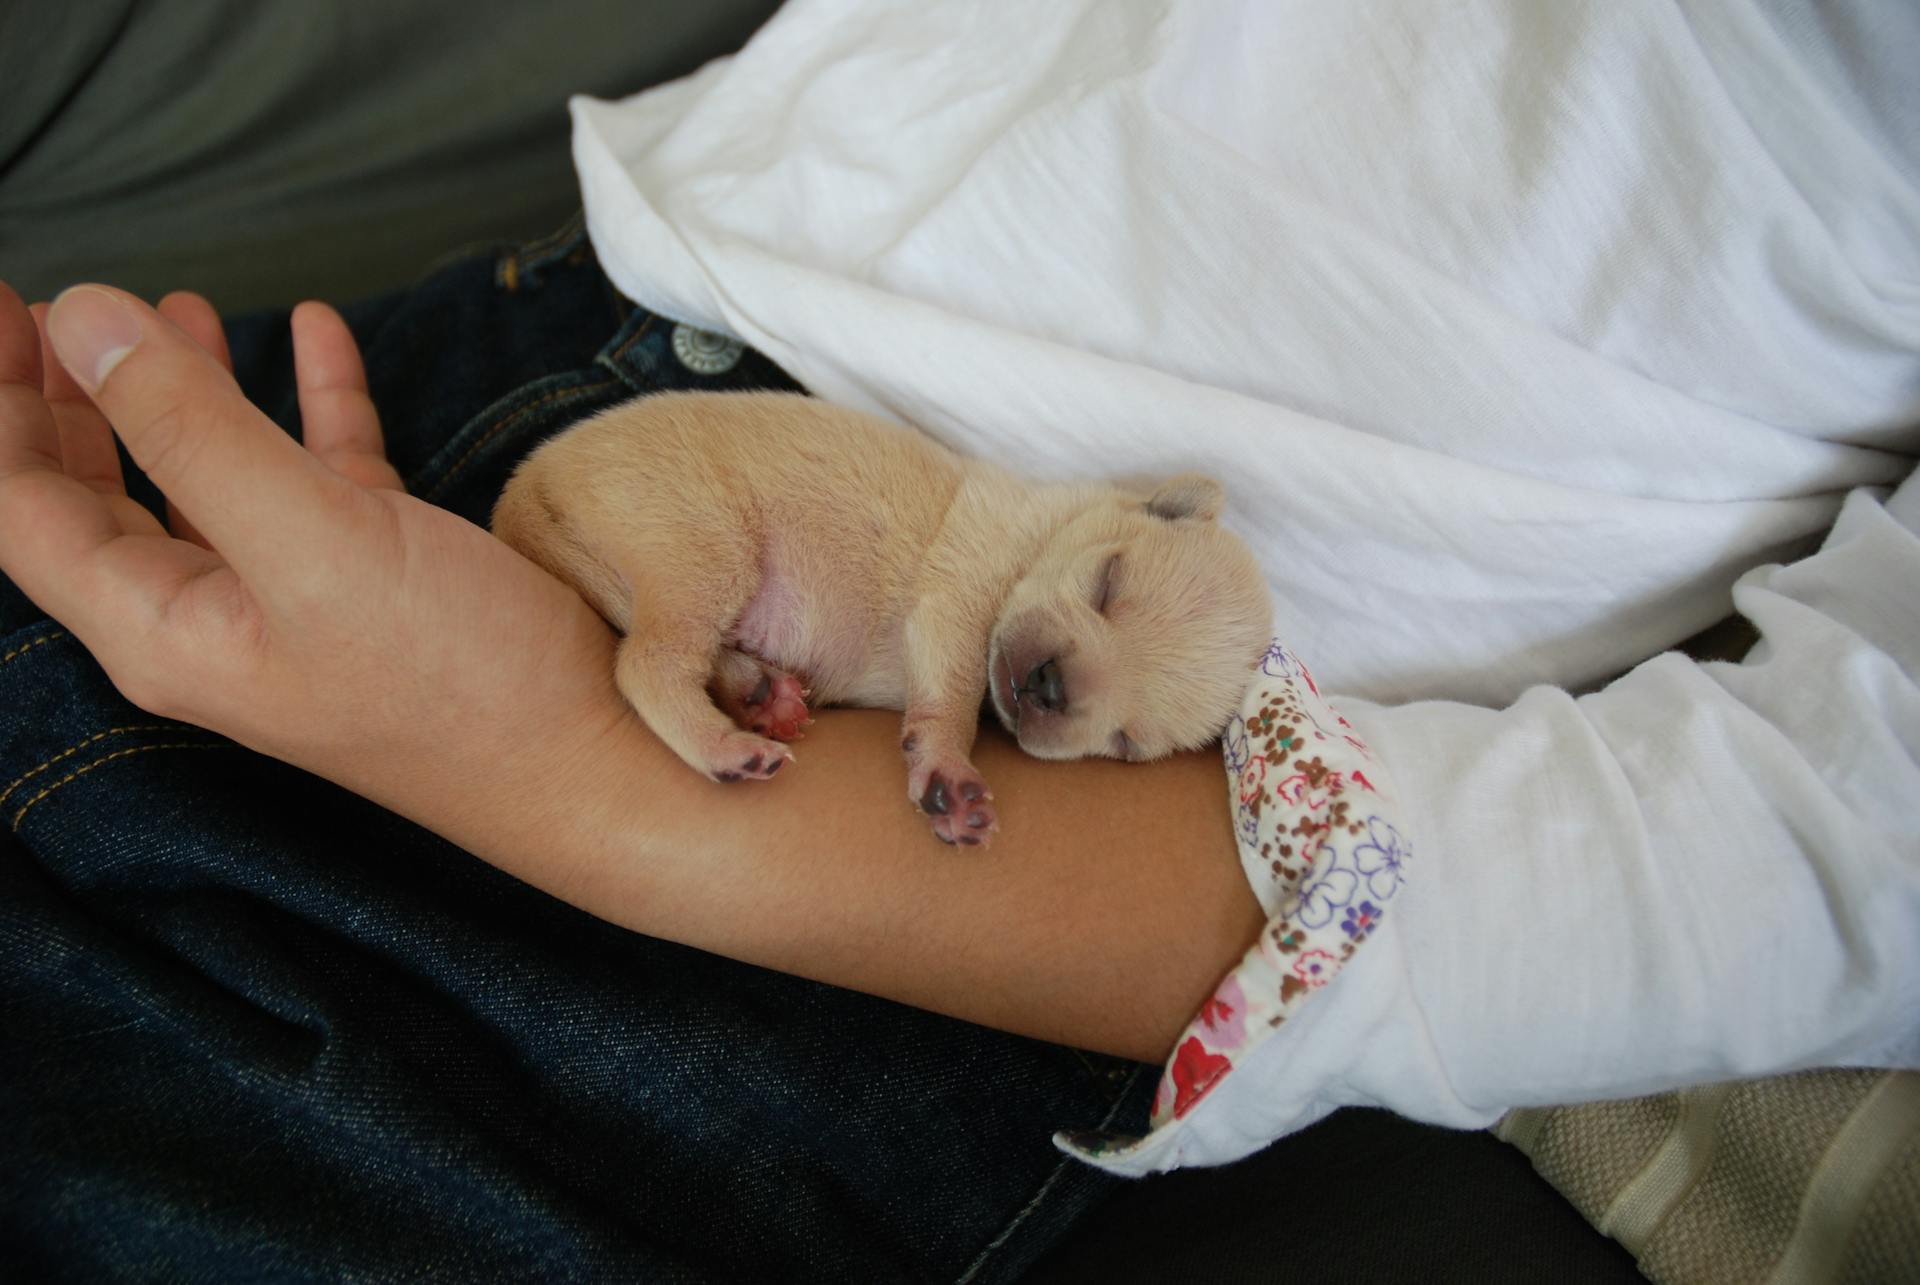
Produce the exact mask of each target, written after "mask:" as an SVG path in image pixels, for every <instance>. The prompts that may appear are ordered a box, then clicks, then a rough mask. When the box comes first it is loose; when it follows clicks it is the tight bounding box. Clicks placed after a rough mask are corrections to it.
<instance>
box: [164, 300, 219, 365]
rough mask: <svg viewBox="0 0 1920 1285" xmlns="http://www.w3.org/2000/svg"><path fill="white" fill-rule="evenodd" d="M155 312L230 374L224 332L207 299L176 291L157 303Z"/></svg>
mask: <svg viewBox="0 0 1920 1285" xmlns="http://www.w3.org/2000/svg"><path fill="white" fill-rule="evenodd" d="M156 311H158V312H159V314H160V315H161V316H163V317H165V318H166V319H167V320H168V321H171V322H172V323H173V324H174V325H176V326H178V327H180V329H182V330H184V331H186V332H187V335H188V336H189V337H190V338H191V339H192V340H193V342H195V343H196V344H199V345H200V347H201V348H203V349H204V350H206V352H207V354H208V355H209V356H211V357H212V358H213V359H214V360H215V361H217V362H219V363H220V365H221V368H222V369H224V370H225V371H226V372H227V373H228V374H229V375H231V374H232V373H233V354H232V353H231V352H230V351H228V349H227V328H226V327H225V326H224V325H222V324H221V322H220V313H219V312H218V311H217V310H216V309H215V308H214V306H213V305H212V304H210V303H208V302H207V301H206V299H205V298H204V297H203V296H201V295H197V294H195V293H194V292H193V291H191V290H175V291H174V292H173V293H172V294H170V295H167V296H166V297H165V298H163V299H161V300H160V303H159V305H158V307H157V308H156Z"/></svg>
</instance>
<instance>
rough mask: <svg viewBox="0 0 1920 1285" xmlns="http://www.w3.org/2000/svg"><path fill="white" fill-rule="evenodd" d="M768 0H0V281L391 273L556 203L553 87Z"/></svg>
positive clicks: (722, 38) (158, 286) (613, 74)
mask: <svg viewBox="0 0 1920 1285" xmlns="http://www.w3.org/2000/svg"><path fill="white" fill-rule="evenodd" d="M776 7H778V5H777V0H683V2H682V3H666V2H663V0H546V2H544V3H539V4H532V3H526V2H525V0H462V2H461V3H451V2H450V0H139V2H136V0H65V2H64V3H42V2H37V0H4V2H0V86H4V98H3V99H0V101H4V107H0V278H4V279H6V280H8V281H10V282H11V283H13V285H14V287H15V288H16V289H18V290H19V291H20V292H21V293H22V294H23V295H25V296H26V297H27V298H28V299H41V298H48V297H50V296H51V295H53V294H54V293H56V292H57V291H58V290H60V289H61V288H62V287H64V286H67V285H70V284H72V283H74V282H75V281H81V280H99V281H108V282H112V283H113V284H116V285H120V286H123V287H125V288H127V289H130V290H134V291H136V292H138V293H141V294H143V295H146V296H148V297H150V298H151V297H157V296H158V295H160V294H163V293H165V292H166V291H168V290H172V289H177V288H190V289H195V290H199V291H201V292H202V293H204V294H206V295H208V296H209V297H210V298H212V300H213V301H214V303H215V305H216V306H218V307H219V308H220V310H221V311H222V312H237V311H242V310H246V309H251V308H256V307H262V306H268V305H280V304H289V303H293V302H295V301H297V300H299V299H301V298H306V297H318V298H323V299H329V300H332V301H334V302H336V303H339V302H344V301H347V300H350V299H354V298H358V297H361V296H365V295H368V294H372V293H374V292H377V291H379V290H383V289H386V288H389V287H392V286H396V285H403V284H405V283H407V282H409V281H411V280H413V279H414V278H415V277H417V276H418V275H419V274H420V273H421V272H422V271H424V270H425V269H426V268H427V266H428V265H429V264H431V263H432V262H434V261H435V260H437V259H439V258H441V257H443V256H445V255H447V254H449V253H450V252H453V251H455V250H457V249H459V248H461V247H463V246H466V245H471V244H473V243H476V242H487V243H493V242H501V241H514V240H523V239H526V238H529V237H532V236H536V235H538V234H540V233H543V232H546V231H550V230H551V229H553V228H554V227H556V226H558V225H559V224H560V223H561V222H562V221H563V220H565V219H566V217H567V216H568V214H569V213H571V212H572V211H573V209H574V208H575V207H576V206H577V205H578V204H579V194H578V189H577V186H576V184H575V181H574V177H573V166H572V161H571V158H570V155H569V152H568V133H569V129H568V121H567V113H566V96H567V95H568V94H569V93H575V92H583V93H591V94H597V95H601V96H607V97H617V96H621V95H625V94H630V93H634V92H636V91H638V90H639V89H642V88H644V87H646V86H647V85H650V84H655V83H658V82H660V81H663V80H668V79H672V78H674V77H677V76H680V75H683V74H685V73H687V72H689V71H692V70H693V69H695V68H696V67H698V66H700V65H701V64H702V63H704V62H706V61H708V60H709V59H711V58H713V57H716V56H718V55H720V54H724V53H727V52H730V51H732V50H733V49H736V48H738V47H739V46H740V45H741V44H743V43H744V42H745V40H746V38H747V36H748V35H749V34H751V33H752V31H753V30H754V29H755V28H756V27H757V26H759V24H760V23H761V22H762V21H764V20H765V18H766V17H767V16H768V15H769V14H770V13H772V12H773V10H774V9H775V8H776Z"/></svg>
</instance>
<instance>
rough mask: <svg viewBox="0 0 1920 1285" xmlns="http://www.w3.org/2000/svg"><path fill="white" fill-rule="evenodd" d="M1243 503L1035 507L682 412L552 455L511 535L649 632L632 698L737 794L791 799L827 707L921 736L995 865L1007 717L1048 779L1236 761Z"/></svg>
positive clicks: (784, 416) (717, 401) (1250, 636)
mask: <svg viewBox="0 0 1920 1285" xmlns="http://www.w3.org/2000/svg"><path fill="white" fill-rule="evenodd" d="M1221 503H1222V495H1221V490H1220V486H1219V484H1218V483H1216V482H1214V481H1212V480H1211V479H1209V478H1205V477H1201V476H1199V475H1197V474H1183V475H1182V476H1179V477H1176V478H1174V479H1173V480H1171V481H1169V482H1167V483H1166V484H1164V485H1163V486H1161V487H1160V488H1159V489H1157V490H1155V491H1153V492H1152V493H1151V494H1142V493H1131V492H1128V491H1126V490H1123V489H1120V488H1118V487H1115V486H1112V485H1108V484H1103V483H1082V484H1072V485H1035V484H1033V483H1030V482H1027V481H1023V480H1021V479H1020V478H1018V477H1015V476H1014V475H1013V474H1011V473H1008V472H1007V471H1005V470H1004V469H1001V468H998V467H995V466H994V465H992V464H989V463H986V462H984V461H981V460H972V459H965V458H962V457H961V456H958V455H955V454H954V453H952V452H951V451H948V450H946V449H945V448H943V447H941V446H939V445H938V444H936V443H934V442H933V441H931V440H929V439H928V438H926V437H924V436H922V435H920V434H918V433H915V432H911V431H909V430H906V429H901V428H897V427H894V426H893V425H890V424H887V423H884V422H882V421H880V420H877V419H874V418H871V417H868V416H864V415H860V414H856V413H854V412H851V411H847V410H843V409H839V408H836V407H833V406H829V405H827V404H826V403H824V402H821V401H817V400H815V399H813V398H809V397H803V396H800V395H797V394H786V393H662V394H656V395H654V396H649V397H643V398H640V399H638V400H636V401H632V402H627V403H625V404H623V405H620V406H616V407H614V408H613V409H611V410H609V411H606V412H605V413H603V414H601V415H599V416H596V417H595V418H593V419H590V420H587V421H585V422H583V423H581V424H579V425H577V426H575V427H573V428H571V429H569V430H567V431H566V432H564V433H562V434H560V435H559V436H557V437H555V438H553V439H552V440H551V441H549V442H547V443H546V444H544V445H542V446H541V447H540V448H539V449H538V450H536V451H534V452H533V453H532V454H531V455H529V456H528V457H527V458H526V460H525V461H524V462H522V463H521V465H520V467H519V468H518V470H516V471H515V473H514V475H513V477H512V479H511V480H510V481H509V482H508V483H507V487H506V490H505V492H504V493H503V494H502V495H501V497H500V502H499V504H498V506H497V507H496V508H495V509H494V513H493V530H494V532H495V533H496V534H497V535H498V536H499V537H500V538H501V539H502V540H505V541H506V542H507V543H508V544H510V545H512V546H513V547H514V548H516V549H518V550H519V551H520V552H521V553H523V554H525V555H526V556H527V557H529V558H531V559H532V560H533V561H534V562H536V563H538V564H540V565H541V566H542V567H545V568H546V569H547V570H548V571H550V572H552V573H553V574H554V575H556V576H558V577H559V578H560V579H562V580H564V581H566V582H567V583H568V584H570V585H572V586H573V587H574V588H575V589H576V590H578V591H579V593H580V594H581V596H582V597H584V598H585V599H586V600H587V601H588V602H589V603H591V604H592V605H593V606H594V608H595V609H596V610H598V611H599V612H600V614H601V615H603V616H605V617H606V619H607V620H608V622H609V623H611V624H612V625H613V626H614V627H615V628H616V629H618V630H620V631H621V632H622V633H624V634H625V635H626V637H625V639H624V640H623V641H622V643H621V644H620V649H619V653H618V658H617V660H616V663H615V678H616V681H617V682H618V685H619V688H620V691H621V693H622V694H623V695H624V696H625V697H626V698H627V700H628V701H629V702H631V703H632V705H633V707H634V709H635V710H636V711H638V713H639V714H640V716H641V717H642V718H643V719H645V720H646V722H647V725H648V726H649V727H651V728H652V729H653V731H654V733H655V734H656V735H658V736H659V737H660V739H661V740H663V741H664V742H666V744H667V745H668V746H670V747H671V748H672V749H673V751H674V752H675V753H677V754H678V755H679V756H680V757H681V758H683V759H685V760H686V761H687V762H688V763H689V764H691V765H692V766H693V767H694V768H695V769H697V770H698V771H700V772H703V773H705V774H706V775H707V776H709V777H711V778H713V779H714V780H716V781H739V780H748V779H764V778H767V777H771V776H773V775H774V773H776V772H778V771H779V770H780V769H781V767H783V766H784V765H785V764H786V762H787V761H788V759H789V758H791V757H792V755H791V752H790V751H789V750H788V749H787V747H786V745H784V744H783V743H782V742H785V741H788V740H792V739H794V738H795V737H797V736H798V735H799V734H800V731H801V729H802V728H803V727H804V726H805V725H806V724H807V722H808V721H810V720H809V719H808V713H807V711H808V704H809V702H811V703H812V704H813V705H864V706H873V707H878V708H884V709H897V710H901V711H903V713H904V715H905V719H904V723H903V726H902V736H901V742H900V746H901V749H902V750H903V751H904V752H905V754H906V760H907V797H908V798H909V799H911V800H912V801H913V802H914V803H916V804H917V805H918V806H919V807H920V808H921V809H922V810H923V811H924V812H926V813H927V815H928V816H929V817H930V818H931V820H932V824H933V832H934V834H935V835H936V836H938V837H939V838H940V839H941V840H943V841H944V842H947V843H962V844H976V843H981V842H984V841H985V840H986V838H987V836H988V835H989V834H991V832H992V831H993V829H994V824H995V817H994V811H993V806H992V797H993V796H992V794H991V793H990V792H989V791H988V789H987V785H986V782H984V781H983V780H981V779H980V774H979V773H978V772H976V771H975V770H974V768H973V764H972V763H971V762H970V761H969V755H970V753H971V752H972V748H973V740H974V735H975V732H976V731H977V724H978V719H979V715H980V707H981V704H982V702H983V699H984V700H985V701H986V702H990V703H991V705H992V707H993V712H994V714H995V715H996V716H997V717H998V718H999V719H1000V721H1001V722H1002V723H1003V724H1004V725H1005V726H1006V728H1007V730H1008V731H1009V732H1011V733H1012V734H1013V735H1014V736H1015V737H1016V738H1017V739H1018V740H1019V742H1020V746H1021V748H1022V749H1024V750H1026V751H1027V752H1028V753H1029V754H1033V755H1037V756H1038V757H1041V758H1056V759H1064V758H1079V757H1084V756H1087V755H1105V756H1107V757H1110V758H1119V759H1129V760H1143V759H1152V758H1158V757H1160V756H1162V755H1165V754H1169V753H1172V752H1173V751H1175V750H1178V749H1185V748H1191V747H1194V746H1198V745H1201V744H1203V743H1205V742H1206V741H1208V740H1210V739H1212V738H1213V737H1215V736H1217V735H1218V734H1219V732H1220V730H1221V728H1222V727H1224V726H1225V724H1226V722H1227V718H1228V716H1229V715H1230V713H1231V712H1232V710H1233V709H1234V707H1235V706H1236V705H1237V704H1238V702H1239V700H1240V697H1241V695H1242V693H1243V691H1244V689H1245V687H1246V685H1247V682H1248V680H1249V677H1250V675H1251V673H1252V670H1253V668H1254V666H1255V665H1256V664H1257V663H1258V661H1259V659H1260V657H1261V656H1262V655H1263V654H1264V652H1265V649H1266V642H1267V636H1268V626H1269V623H1270V620H1269V616H1270V608H1269V605H1268V597H1267V589H1266V584H1265V581H1264V580H1262V578H1261V576H1260V572H1259V570H1258V568H1256V567H1255V565H1254V561H1253V557H1252V555H1251V554H1250V553H1249V552H1248V550H1247V548H1246V546H1245V545H1244V544H1242V543H1241V542H1240V541H1239V540H1238V539H1236V538H1235V537H1233V536H1231V535H1229V534H1227V533H1226V532H1225V531H1223V530H1221V529H1220V527H1219V526H1218V525H1216V524H1215V521H1214V519H1215V518H1216V517H1217V516H1218V514H1219V511H1220V506H1221Z"/></svg>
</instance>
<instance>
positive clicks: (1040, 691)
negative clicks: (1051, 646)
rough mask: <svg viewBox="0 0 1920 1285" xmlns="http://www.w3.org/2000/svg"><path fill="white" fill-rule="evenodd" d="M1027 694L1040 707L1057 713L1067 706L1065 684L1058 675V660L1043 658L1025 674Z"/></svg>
mask: <svg viewBox="0 0 1920 1285" xmlns="http://www.w3.org/2000/svg"><path fill="white" fill-rule="evenodd" d="M1026 693H1027V695H1029V696H1031V697H1033V699H1034V701H1035V702H1036V703H1037V704H1038V705H1039V706H1040V708H1041V709H1045V710H1051V711H1053V712H1054V713H1056V714H1058V713H1060V712H1062V711H1063V710H1065V709H1066V707H1067V685H1066V683H1065V682H1064V681H1062V680H1061V677H1060V662H1059V661H1057V660H1043V661H1041V662H1040V663H1039V664H1037V665H1035V666H1034V667H1033V672H1031V673H1029V674H1028V675H1027V685H1026Z"/></svg>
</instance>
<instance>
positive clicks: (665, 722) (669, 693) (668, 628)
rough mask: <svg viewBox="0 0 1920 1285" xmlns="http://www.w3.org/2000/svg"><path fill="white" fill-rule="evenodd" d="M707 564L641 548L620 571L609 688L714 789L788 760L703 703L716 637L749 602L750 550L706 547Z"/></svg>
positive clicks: (761, 775) (780, 749)
mask: <svg viewBox="0 0 1920 1285" xmlns="http://www.w3.org/2000/svg"><path fill="white" fill-rule="evenodd" d="M705 552H706V557H705V558H703V559H698V560H688V559H686V558H684V557H683V558H681V559H680V560H679V561H678V562H674V563H672V565H674V566H676V568H677V570H676V572H675V573H674V575H672V576H668V575H663V574H658V573H657V572H656V571H654V570H653V568H657V567H659V566H661V565H663V564H664V563H666V562H667V561H668V560H667V559H665V558H663V557H662V556H661V555H660V554H659V552H658V551H657V550H650V549H646V548H640V549H637V550H635V552H634V553H633V554H630V555H629V557H628V558H627V560H626V561H625V564H624V565H623V566H621V568H620V571H621V572H622V575H623V578H624V579H625V580H626V582H627V584H628V586H629V587H630V589H631V591H632V601H633V612H632V616H631V618H630V619H629V621H628V622H627V636H626V637H625V638H624V639H622V640H621V643H620V649H619V651H618V653H617V654H616V655H615V656H614V662H613V679H614V684H615V685H616V686H617V687H619V689H620V694H621V695H622V696H625V697H626V698H627V703H628V704H630V705H632V706H633V708H634V710H635V711H636V712H637V713H638V714H639V715H640V717H641V718H643V719H645V720H646V723H647V726H648V727H650V728H652V729H653V734H654V735H655V736H658V737H659V738H660V739H661V740H662V741H665V742H666V744H667V747H668V748H669V749H671V750H672V751H673V752H674V753H675V754H678V755H679V756H680V757H681V758H682V759H684V760H686V762H687V763H688V764H689V765H691V766H692V767H693V768H695V769H696V770H698V771H700V772H703V773H705V774H706V775H707V776H709V777H711V778H712V779H714V780H716V781H743V780H765V779H766V778H767V777H770V776H772V775H773V774H774V773H775V772H778V771H779V770H780V769H781V768H782V767H784V766H785V765H786V763H787V760H789V759H790V758H792V757H793V755H792V754H791V753H790V752H789V751H788V750H787V748H786V747H785V746H784V745H781V744H780V743H779V742H777V741H773V740H769V739H768V738H766V737H764V736H757V735H755V734H754V733H752V732H749V731H746V730H743V729H742V728H739V727H736V726H735V725H734V723H733V721H732V720H731V719H729V718H728V717H727V716H726V715H725V714H723V713H721V712H720V708H719V707H718V706H717V705H715V704H714V703H713V699H712V698H711V697H710V696H708V695H707V680H708V678H709V676H710V675H712V673H713V671H714V663H715V661H716V660H717V658H718V656H719V653H720V651H721V637H722V634H723V633H724V631H725V630H726V628H727V627H728V626H729V625H731V624H732V623H733V621H734V620H735V619H736V618H737V617H738V616H739V614H740V611H741V608H742V607H743V606H744V605H745V603H746V601H747V599H748V598H749V597H751V596H752V594H753V589H754V583H755V581H754V578H753V573H752V571H751V568H752V567H753V565H754V559H753V557H752V554H751V551H750V549H748V548H747V547H745V546H744V542H743V545H742V547H740V548H732V547H728V546H725V545H720V544H717V543H716V544H715V545H710V546H708V548H707V549H706V551H705Z"/></svg>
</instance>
